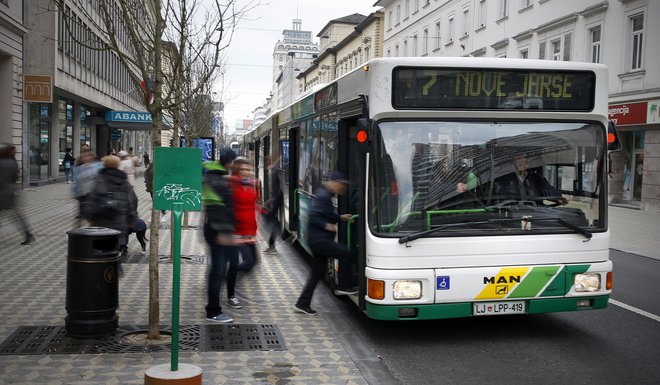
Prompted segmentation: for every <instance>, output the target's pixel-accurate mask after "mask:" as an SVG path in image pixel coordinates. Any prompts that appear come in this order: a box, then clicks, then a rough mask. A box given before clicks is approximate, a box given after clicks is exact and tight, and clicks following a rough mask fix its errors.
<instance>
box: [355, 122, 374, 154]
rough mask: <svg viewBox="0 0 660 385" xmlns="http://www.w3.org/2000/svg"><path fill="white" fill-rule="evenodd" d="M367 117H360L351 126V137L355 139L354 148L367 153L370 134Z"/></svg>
mask: <svg viewBox="0 0 660 385" xmlns="http://www.w3.org/2000/svg"><path fill="white" fill-rule="evenodd" d="M369 123H370V121H369V119H367V118H360V119H358V120H357V122H356V124H355V127H351V132H350V134H351V139H352V140H355V148H356V150H357V152H359V153H362V154H364V153H368V152H369V146H370V144H371V135H370V130H369Z"/></svg>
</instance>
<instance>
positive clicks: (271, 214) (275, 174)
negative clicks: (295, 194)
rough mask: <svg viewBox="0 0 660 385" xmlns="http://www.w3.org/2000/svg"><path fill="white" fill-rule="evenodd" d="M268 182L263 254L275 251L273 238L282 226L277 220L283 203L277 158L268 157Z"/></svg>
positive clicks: (280, 230) (275, 237)
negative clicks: (266, 237) (266, 238)
mask: <svg viewBox="0 0 660 385" xmlns="http://www.w3.org/2000/svg"><path fill="white" fill-rule="evenodd" d="M267 161H268V182H269V187H270V188H269V198H268V199H267V200H266V201H265V202H264V208H265V209H266V218H265V219H266V227H267V229H268V233H269V236H268V248H266V249H264V250H263V253H265V254H272V253H275V252H277V250H276V249H275V240H276V239H277V235H278V234H280V233H281V232H282V226H281V224H280V220H279V212H280V209H281V208H282V204H283V203H284V195H283V194H282V187H281V185H280V172H279V171H280V170H279V168H278V167H277V163H278V162H277V160H274V159H273V158H271V157H268V160H267Z"/></svg>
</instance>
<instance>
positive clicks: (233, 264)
mask: <svg viewBox="0 0 660 385" xmlns="http://www.w3.org/2000/svg"><path fill="white" fill-rule="evenodd" d="M235 158H236V154H235V153H234V152H233V151H232V150H231V149H223V150H221V151H220V159H219V161H209V162H205V163H204V164H203V165H202V167H203V170H204V174H203V179H202V180H203V183H202V200H203V201H204V207H205V209H206V212H205V218H204V240H205V241H206V243H207V244H208V245H209V248H210V250H211V270H210V272H209V278H208V287H207V296H208V302H207V304H206V319H207V320H209V321H212V322H220V323H230V322H234V319H233V318H231V317H230V316H228V315H226V314H224V313H223V312H222V306H221V305H220V290H221V289H222V282H223V281H224V280H225V279H226V280H227V298H228V299H229V298H232V297H234V298H235V295H234V287H235V286H236V276H237V275H238V253H237V249H236V247H234V245H235V239H234V238H233V237H232V233H233V232H234V223H235V222H234V212H233V209H234V207H233V202H232V194H231V189H230V184H229V177H228V174H229V172H228V168H229V166H231V163H232V161H233V160H234V159H235ZM227 265H229V269H227ZM230 306H231V304H230ZM232 307H235V308H240V307H241V306H240V304H237V305H236V306H232Z"/></svg>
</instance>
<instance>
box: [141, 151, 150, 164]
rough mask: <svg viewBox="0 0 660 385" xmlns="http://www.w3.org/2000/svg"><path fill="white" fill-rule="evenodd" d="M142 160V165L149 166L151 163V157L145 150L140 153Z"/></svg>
mask: <svg viewBox="0 0 660 385" xmlns="http://www.w3.org/2000/svg"><path fill="white" fill-rule="evenodd" d="M142 162H143V163H144V167H149V166H150V165H151V159H149V154H148V153H146V152H145V153H144V155H142Z"/></svg>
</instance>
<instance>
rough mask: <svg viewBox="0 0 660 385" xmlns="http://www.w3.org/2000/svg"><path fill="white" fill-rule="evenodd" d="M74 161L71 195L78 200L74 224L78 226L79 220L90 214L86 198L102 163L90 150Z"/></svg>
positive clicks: (88, 216)
mask: <svg viewBox="0 0 660 385" xmlns="http://www.w3.org/2000/svg"><path fill="white" fill-rule="evenodd" d="M76 163H78V165H77V166H75V167H74V172H73V178H74V181H75V183H74V184H73V189H72V192H73V197H74V198H75V199H76V200H77V201H78V216H77V217H76V223H75V225H76V227H80V225H81V221H82V220H83V219H89V218H90V216H91V214H90V213H89V212H88V211H86V210H88V208H89V206H88V201H87V198H88V196H89V194H90V193H91V192H92V190H93V189H94V183H95V181H96V175H97V174H98V172H99V170H100V169H101V168H103V163H101V162H100V161H99V160H98V159H97V158H96V155H94V153H92V152H91V151H85V152H83V153H81V154H80V156H79V157H78V159H77V161H76Z"/></svg>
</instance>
